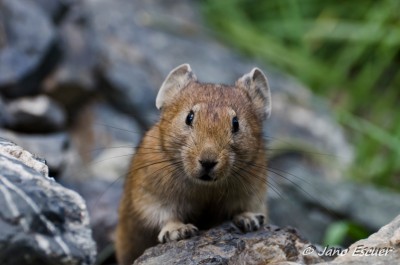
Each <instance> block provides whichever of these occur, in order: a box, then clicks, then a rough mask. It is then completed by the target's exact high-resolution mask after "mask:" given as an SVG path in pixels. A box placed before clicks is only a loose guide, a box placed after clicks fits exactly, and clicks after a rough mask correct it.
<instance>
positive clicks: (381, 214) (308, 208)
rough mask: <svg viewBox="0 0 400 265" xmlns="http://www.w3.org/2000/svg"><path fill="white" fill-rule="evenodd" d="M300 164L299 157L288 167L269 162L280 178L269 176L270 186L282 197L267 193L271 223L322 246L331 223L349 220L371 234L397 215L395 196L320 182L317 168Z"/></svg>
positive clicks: (346, 184) (398, 207)
mask: <svg viewBox="0 0 400 265" xmlns="http://www.w3.org/2000/svg"><path fill="white" fill-rule="evenodd" d="M299 161H301V159H300V158H299V157H298V156H297V157H293V161H292V162H291V163H290V161H289V160H288V159H285V161H284V164H280V162H278V161H272V163H274V162H276V164H275V165H271V168H274V170H273V171H274V172H277V173H278V174H279V175H276V174H271V176H270V178H271V183H272V185H273V187H274V189H275V190H277V191H276V192H278V193H279V194H280V195H281V196H277V194H276V192H275V191H274V190H273V189H271V190H270V196H269V199H268V203H269V209H270V211H269V212H270V218H271V222H272V223H274V224H276V223H279V224H280V225H290V226H294V227H296V228H298V229H299V230H300V231H301V233H302V234H303V235H306V236H307V238H309V239H310V240H311V241H313V242H317V243H321V242H322V241H323V238H324V235H325V230H326V229H327V227H328V226H329V224H331V223H332V222H335V221H339V220H343V219H345V220H351V221H353V222H354V223H357V224H360V225H362V226H363V227H365V228H366V229H367V230H369V231H371V232H373V231H376V230H378V229H379V228H380V227H382V226H383V225H385V224H387V223H388V222H390V220H392V219H393V218H394V217H395V216H396V215H397V214H398V213H399V212H400V195H399V194H398V193H396V192H393V191H389V190H386V189H382V188H377V187H373V186H369V185H363V184H356V183H351V182H348V181H343V180H334V179H330V180H326V179H323V178H320V176H323V173H321V171H318V170H316V169H315V168H317V167H315V168H313V166H310V165H307V164H306V163H305V164H304V165H299ZM283 166H284V168H283ZM276 168H283V169H284V171H279V170H276ZM310 168H312V170H310ZM272 179H273V180H272ZM282 197H283V198H282ZM298 216H302V218H298Z"/></svg>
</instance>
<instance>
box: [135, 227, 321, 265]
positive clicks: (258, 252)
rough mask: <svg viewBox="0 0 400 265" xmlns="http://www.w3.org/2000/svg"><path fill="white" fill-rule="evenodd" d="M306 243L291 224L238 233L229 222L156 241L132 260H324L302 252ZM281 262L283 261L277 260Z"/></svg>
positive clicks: (184, 261)
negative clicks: (175, 239) (179, 237)
mask: <svg viewBox="0 0 400 265" xmlns="http://www.w3.org/2000/svg"><path fill="white" fill-rule="evenodd" d="M308 245H309V243H308V242H307V241H306V240H304V239H302V238H301V237H300V236H299V234H298V233H297V231H296V230H295V229H293V228H284V229H280V228H278V227H274V226H264V227H263V228H262V229H261V230H259V231H257V232H252V233H242V232H241V231H240V230H239V229H237V228H236V227H235V226H233V225H232V224H231V223H226V224H223V225H221V226H219V227H216V228H213V229H211V230H208V231H205V232H204V233H202V234H201V235H200V236H197V237H194V238H191V239H187V240H182V241H178V242H171V243H167V244H159V245H157V246H155V247H153V248H150V249H148V250H146V251H145V252H144V254H143V255H142V256H141V257H139V258H138V259H137V260H136V261H135V263H134V264H137V265H139V264H141V265H143V264H187V265H189V264H193V265H197V264H215V265H217V264H218V265H219V264H221V265H222V264H278V263H280V264H285V262H294V263H300V264H313V263H318V262H323V261H324V260H323V259H322V258H320V257H318V256H317V255H309V256H304V255H302V252H303V250H304V249H305V248H306V247H307V246H308ZM281 262H283V263H281Z"/></svg>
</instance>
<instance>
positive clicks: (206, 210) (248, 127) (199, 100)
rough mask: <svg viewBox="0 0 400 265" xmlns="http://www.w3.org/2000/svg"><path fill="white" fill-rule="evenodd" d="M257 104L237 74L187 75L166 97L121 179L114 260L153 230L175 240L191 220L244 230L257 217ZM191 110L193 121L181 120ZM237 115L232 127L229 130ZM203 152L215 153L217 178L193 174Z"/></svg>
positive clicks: (261, 158) (137, 248)
mask: <svg viewBox="0 0 400 265" xmlns="http://www.w3.org/2000/svg"><path fill="white" fill-rule="evenodd" d="M189 69H190V68H189ZM259 107H260V106H257V103H255V100H254V99H253V98H252V95H251V93H249V92H248V91H247V90H246V89H245V88H244V85H243V84H242V83H241V82H237V84H236V85H235V86H225V85H216V84H202V83H199V82H197V81H194V80H193V81H190V82H189V83H188V84H187V85H186V86H185V87H184V88H182V89H181V90H180V91H179V92H178V93H177V94H176V95H174V97H173V98H172V99H169V102H168V104H167V105H165V106H163V107H162V113H161V119H160V121H159V122H158V123H157V124H155V125H154V127H153V128H151V129H150V131H148V132H147V133H146V135H145V136H144V138H143V140H142V143H141V145H140V147H139V148H138V150H137V153H136V154H135V156H134V157H133V160H132V164H131V167H130V172H129V174H128V176H127V179H126V183H125V188H124V193H123V198H122V201H121V205H120V210H119V215H120V217H119V224H118V228H117V239H116V250H117V257H118V261H119V263H120V264H122V265H127V264H132V263H133V261H134V259H136V258H137V257H138V256H139V255H140V254H142V253H143V251H144V250H145V249H146V248H148V247H150V246H153V245H155V244H157V236H158V237H159V241H170V240H179V239H182V238H185V237H188V236H191V235H193V234H194V233H195V232H196V227H197V228H199V229H207V228H210V227H211V226H213V225H216V224H219V223H221V222H223V221H226V220H231V219H233V220H234V222H235V223H236V224H237V225H239V226H240V225H242V228H243V230H245V231H248V230H254V229H257V228H258V227H259V225H262V223H263V220H262V219H260V218H259V217H260V216H261V215H266V211H267V209H266V205H265V197H266V188H267V181H266V163H267V159H266V153H265V147H264V140H263V136H262V123H263V119H264V118H265V117H264V116H265V115H263V113H260V112H259V110H258V109H259ZM190 111H193V112H194V120H193V124H192V126H188V125H187V124H186V123H185V120H186V117H187V115H188V113H189V112H190ZM235 116H236V117H237V118H238V120H239V131H238V132H237V133H233V132H232V118H233V117H235ZM204 159H206V160H207V159H208V160H210V159H211V160H215V161H218V164H217V165H216V166H215V168H214V169H213V170H212V171H211V172H210V176H211V178H213V179H214V180H215V181H213V180H211V181H204V180H200V179H199V178H200V177H201V174H202V171H201V165H200V164H199V162H198V160H204ZM255 213H257V214H258V215H257V216H256V215H255ZM247 221H249V222H251V221H253V222H255V223H257V224H258V225H256V226H249V224H248V222H247ZM241 222H242V223H241ZM188 224H191V225H188ZM246 225H247V226H246Z"/></svg>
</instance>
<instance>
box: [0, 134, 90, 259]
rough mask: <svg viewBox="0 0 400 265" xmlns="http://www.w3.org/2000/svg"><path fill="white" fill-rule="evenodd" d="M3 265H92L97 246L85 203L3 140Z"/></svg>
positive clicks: (0, 202)
mask: <svg viewBox="0 0 400 265" xmlns="http://www.w3.org/2000/svg"><path fill="white" fill-rule="evenodd" d="M0 209H1V211H0V264H2V265H22V264H25V265H29V264H41V265H56V264H57V265H64V264H65V265H78V264H79V265H90V264H93V263H94V261H95V255H96V245H95V243H94V241H93V239H92V233H91V230H90V227H89V216H88V212H87V210H86V205H85V202H84V201H83V199H82V198H81V197H80V196H79V195H78V194H77V193H76V192H74V191H71V190H68V189H66V188H64V187H62V186H61V185H59V184H58V183H56V182H55V181H54V179H52V178H49V177H48V168H47V166H46V165H45V164H44V163H43V161H41V160H40V159H37V158H36V157H34V156H33V155H32V154H31V153H29V152H28V151H25V150H24V149H22V148H21V147H19V146H16V145H14V144H12V143H10V142H8V141H6V140H4V139H2V138H0Z"/></svg>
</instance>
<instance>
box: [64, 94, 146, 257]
mask: <svg viewBox="0 0 400 265" xmlns="http://www.w3.org/2000/svg"><path fill="white" fill-rule="evenodd" d="M77 125H78V126H76V127H75V128H74V130H73V131H72V132H71V133H72V143H71V150H70V152H68V157H67V164H66V167H65V170H64V171H63V175H62V176H61V177H60V181H61V182H62V183H63V185H65V186H67V187H70V188H71V189H73V190H75V191H77V192H78V193H79V194H81V195H82V197H83V198H84V199H85V201H86V202H87V205H88V210H89V214H90V219H91V226H92V228H93V237H94V238H95V240H96V242H97V246H98V251H99V253H100V252H102V251H103V250H104V249H106V248H107V247H108V246H109V245H111V244H112V242H113V234H114V229H115V226H116V223H117V220H118V205H119V200H120V197H121V194H122V189H123V184H124V179H125V175H126V174H127V171H128V165H129V162H130V159H131V157H132V155H133V154H134V152H135V147H136V146H137V144H138V143H139V140H140V136H141V134H142V133H143V131H142V128H141V127H140V126H139V125H138V124H137V123H136V122H135V120H134V119H133V118H132V117H130V116H128V115H126V114H124V113H121V112H119V111H116V110H115V109H114V108H113V107H111V106H110V105H109V104H107V103H105V102H101V101H100V102H99V101H96V102H93V103H92V104H90V105H88V106H87V108H86V109H85V110H84V111H83V112H81V113H80V116H79V119H78V121H77Z"/></svg>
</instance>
